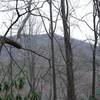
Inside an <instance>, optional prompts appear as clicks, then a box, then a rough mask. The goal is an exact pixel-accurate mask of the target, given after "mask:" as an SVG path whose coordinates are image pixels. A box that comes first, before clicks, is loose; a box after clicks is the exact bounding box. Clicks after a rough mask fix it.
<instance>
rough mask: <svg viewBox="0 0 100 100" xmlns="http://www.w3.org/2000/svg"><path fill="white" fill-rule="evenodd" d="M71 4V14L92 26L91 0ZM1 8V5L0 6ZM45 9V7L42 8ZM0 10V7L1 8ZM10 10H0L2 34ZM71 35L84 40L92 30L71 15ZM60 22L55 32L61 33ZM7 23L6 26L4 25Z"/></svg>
mask: <svg viewBox="0 0 100 100" xmlns="http://www.w3.org/2000/svg"><path fill="white" fill-rule="evenodd" d="M71 4H72V6H73V7H74V9H75V11H74V12H73V16H74V17H77V18H78V19H80V18H82V17H83V16H85V15H86V14H87V16H85V17H84V18H83V20H85V21H86V22H87V23H88V24H89V25H90V27H93V24H92V1H91V2H90V0H71ZM46 6H47V7H48V4H47V5H45V7H46ZM47 7H46V8H47ZM0 8H2V6H0ZM3 9H4V8H3ZM44 9H45V8H44ZM1 10H2V9H1ZM47 12H48V10H47ZM10 15H11V14H10V12H8V13H7V12H0V34H2V35H3V34H4V33H5V32H6V30H7V26H9V25H10V22H9V20H8V19H10V18H11V16H10ZM70 20H71V36H72V37H74V38H77V39H81V40H84V39H86V38H90V37H92V36H93V32H92V31H91V29H90V28H89V27H88V26H87V25H86V23H84V22H81V21H78V20H76V19H75V18H72V17H71V19H70ZM60 23H61V22H60V21H59V22H58V30H56V33H58V34H60V35H62V34H63V33H62V30H63V29H62V27H61V26H60V25H61V24H60ZM5 24H7V26H6V25H5Z"/></svg>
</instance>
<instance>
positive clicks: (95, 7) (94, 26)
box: [92, 0, 100, 98]
mask: <svg viewBox="0 0 100 100" xmlns="http://www.w3.org/2000/svg"><path fill="white" fill-rule="evenodd" d="M98 3H99V1H95V0H93V28H94V39H95V41H94V46H93V61H92V67H93V74H92V97H93V98H96V97H95V84H96V49H97V43H98V33H97V32H98V30H99V29H98V25H99V23H100V22H99V21H100V19H99V21H98V23H96V21H97V20H96V17H97V16H98V18H100V16H99V13H100V12H99V9H98ZM97 14H98V15H97ZM96 24H97V25H96Z"/></svg>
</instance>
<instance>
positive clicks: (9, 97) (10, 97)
mask: <svg viewBox="0 0 100 100" xmlns="http://www.w3.org/2000/svg"><path fill="white" fill-rule="evenodd" d="M5 100H13V96H12V94H9V95H7V96H6V98H5Z"/></svg>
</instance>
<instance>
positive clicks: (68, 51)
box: [61, 0, 76, 100]
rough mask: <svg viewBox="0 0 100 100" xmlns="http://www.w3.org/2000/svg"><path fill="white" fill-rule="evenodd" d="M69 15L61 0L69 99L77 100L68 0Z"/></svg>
mask: <svg viewBox="0 0 100 100" xmlns="http://www.w3.org/2000/svg"><path fill="white" fill-rule="evenodd" d="M66 5H67V15H66V14H65V2H64V0H61V12H62V21H63V29H64V42H65V54H66V56H65V57H66V62H65V63H66V72H67V76H66V77H67V100H76V96H75V87H74V74H73V68H72V67H73V55H72V48H71V43H70V26H69V25H68V23H69V21H68V1H67V0H66Z"/></svg>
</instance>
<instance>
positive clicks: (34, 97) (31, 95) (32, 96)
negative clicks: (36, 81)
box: [28, 90, 39, 100]
mask: <svg viewBox="0 0 100 100" xmlns="http://www.w3.org/2000/svg"><path fill="white" fill-rule="evenodd" d="M28 98H29V99H30V100H39V95H38V94H37V93H36V92H35V91H34V90H32V91H30V92H29V95H28Z"/></svg>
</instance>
